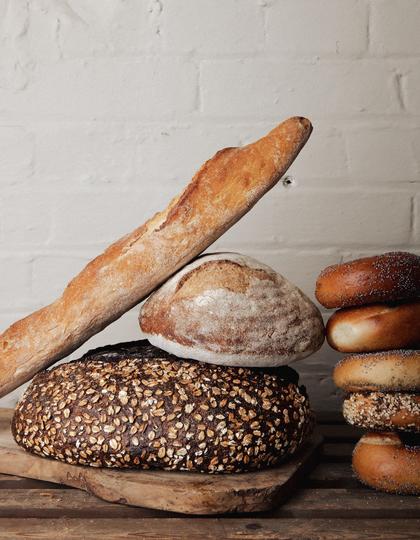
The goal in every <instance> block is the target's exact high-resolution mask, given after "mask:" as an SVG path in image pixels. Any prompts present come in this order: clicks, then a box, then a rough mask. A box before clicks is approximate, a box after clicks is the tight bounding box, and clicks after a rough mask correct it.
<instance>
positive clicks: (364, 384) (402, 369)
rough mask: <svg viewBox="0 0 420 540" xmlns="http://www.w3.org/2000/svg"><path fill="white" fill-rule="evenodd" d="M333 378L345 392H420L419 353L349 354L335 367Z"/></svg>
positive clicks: (402, 351) (408, 351) (405, 351)
mask: <svg viewBox="0 0 420 540" xmlns="http://www.w3.org/2000/svg"><path fill="white" fill-rule="evenodd" d="M333 379H334V383H335V384H336V386H338V387H339V388H342V389H343V390H345V391H346V392H366V391H376V390H385V391H391V392H420V351H410V350H400V351H386V352H378V353H366V354H352V355H349V356H346V357H345V358H343V359H342V360H341V361H340V362H339V363H338V364H337V365H336V366H335V368H334V373H333Z"/></svg>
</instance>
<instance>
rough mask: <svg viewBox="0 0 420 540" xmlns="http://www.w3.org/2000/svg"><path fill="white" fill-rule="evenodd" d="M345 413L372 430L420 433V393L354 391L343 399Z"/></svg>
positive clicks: (349, 419) (362, 426)
mask: <svg viewBox="0 0 420 540" xmlns="http://www.w3.org/2000/svg"><path fill="white" fill-rule="evenodd" d="M343 416H344V418H345V419H346V420H347V422H348V423H349V424H351V425H353V426H358V427H361V428H366V429H371V430H373V431H387V430H391V431H409V432H413V433H420V395H418V394H405V393H402V392H395V393H391V392H369V393H368V394H362V393H359V392H355V393H353V394H350V395H349V396H348V397H347V399H345V400H344V403H343Z"/></svg>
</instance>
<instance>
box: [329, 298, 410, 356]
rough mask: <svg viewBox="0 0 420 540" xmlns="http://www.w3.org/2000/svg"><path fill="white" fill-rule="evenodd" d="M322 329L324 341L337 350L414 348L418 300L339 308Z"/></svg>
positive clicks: (354, 351)
mask: <svg viewBox="0 0 420 540" xmlns="http://www.w3.org/2000/svg"><path fill="white" fill-rule="evenodd" d="M326 330H327V340H328V343H329V344H330V346H331V347H332V348H333V349H336V350H337V351H340V352H346V353H347V352H349V353H350V352H352V353H359V352H373V351H387V350H392V349H416V348H417V347H418V346H419V345H420V301H417V302H408V303H404V304H391V305H388V304H373V305H370V306H362V307H357V308H346V309H342V310H339V311H336V312H335V313H334V314H333V315H332V316H331V318H330V319H329V321H328V323H327V329H326Z"/></svg>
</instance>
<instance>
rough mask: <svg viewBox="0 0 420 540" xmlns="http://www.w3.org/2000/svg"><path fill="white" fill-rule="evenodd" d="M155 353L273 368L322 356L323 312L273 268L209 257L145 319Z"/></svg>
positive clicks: (170, 284)
mask: <svg viewBox="0 0 420 540" xmlns="http://www.w3.org/2000/svg"><path fill="white" fill-rule="evenodd" d="M139 320H140V327H141V330H142V331H143V332H144V334H145V335H146V337H147V338H148V340H149V341H150V342H151V343H153V345H155V346H157V347H160V348H161V349H164V350H166V351H168V352H170V353H172V354H176V355H177V356H179V357H181V358H193V359H195V360H200V361H203V362H209V363H212V364H221V365H230V366H248V367H258V366H260V367H272V366H280V365H284V364H288V363H290V362H292V361H294V360H299V359H301V358H304V357H306V356H309V355H310V354H312V353H314V352H315V351H316V350H317V349H319V348H320V347H321V345H322V343H323V341H324V325H323V321H322V318H321V314H320V312H319V311H318V309H317V307H316V306H315V305H314V304H313V303H312V302H311V301H310V300H309V298H307V296H305V295H304V294H303V293H302V291H301V290H300V289H298V288H297V287H296V286H295V285H293V284H292V283H290V282H289V281H288V280H287V279H285V278H284V277H283V276H281V275H280V274H278V273H277V272H275V271H274V270H273V269H271V268H270V267H268V266H266V265H264V264H262V263H260V262H258V261H256V260H255V259H252V258H251V257H247V256H245V255H240V254H237V253H215V254H211V255H206V256H203V257H200V258H199V259H197V260H195V261H194V262H192V263H191V264H188V265H187V266H185V267H184V268H183V269H182V270H181V271H179V272H178V273H176V274H175V275H174V276H173V277H172V278H171V279H169V280H168V281H167V282H166V283H165V284H164V285H163V286H162V287H160V288H159V289H158V290H157V291H156V292H154V293H153V294H152V295H151V296H150V297H149V298H148V300H147V301H146V302H145V304H144V305H143V308H142V310H141V312H140V319H139Z"/></svg>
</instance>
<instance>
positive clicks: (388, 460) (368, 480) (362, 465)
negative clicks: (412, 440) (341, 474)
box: [352, 433, 420, 495]
mask: <svg viewBox="0 0 420 540" xmlns="http://www.w3.org/2000/svg"><path fill="white" fill-rule="evenodd" d="M352 464H353V470H354V472H355V474H356V476H357V478H358V479H359V480H360V481H361V482H362V483H364V484H366V485H368V486H370V487H372V488H375V489H378V490H380V491H386V492H388V493H398V494H410V495H420V446H409V445H405V444H404V443H403V441H402V440H401V438H400V436H399V435H398V434H397V433H367V434H366V435H363V437H362V438H361V439H360V441H359V442H358V443H357V445H356V447H355V449H354V452H353V459H352Z"/></svg>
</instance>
